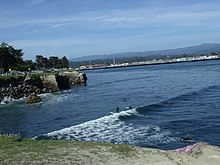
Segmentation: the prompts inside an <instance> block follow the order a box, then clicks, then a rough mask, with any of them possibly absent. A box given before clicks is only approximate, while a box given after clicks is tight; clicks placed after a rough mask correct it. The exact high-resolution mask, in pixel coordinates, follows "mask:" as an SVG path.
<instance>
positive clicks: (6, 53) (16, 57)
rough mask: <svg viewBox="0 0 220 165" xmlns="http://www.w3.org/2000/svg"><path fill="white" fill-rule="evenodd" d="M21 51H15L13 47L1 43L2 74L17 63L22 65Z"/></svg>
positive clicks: (0, 62) (0, 66)
mask: <svg viewBox="0 0 220 165" xmlns="http://www.w3.org/2000/svg"><path fill="white" fill-rule="evenodd" d="M23 54H24V53H23V52H22V49H15V48H14V47H13V46H11V45H9V44H7V43H5V42H2V43H1V45H0V68H2V70H3V72H5V71H6V70H8V69H9V68H15V67H16V66H17V65H18V64H19V63H22V62H23V60H22V56H23Z"/></svg>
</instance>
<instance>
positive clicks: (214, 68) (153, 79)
mask: <svg viewBox="0 0 220 165" xmlns="http://www.w3.org/2000/svg"><path fill="white" fill-rule="evenodd" d="M86 74H87V77H88V83H87V85H81V86H76V87H73V88H72V89H70V90H67V91H62V92H58V93H54V94H46V95H42V98H43V102H41V103H38V104H34V105H26V104H25V103H24V100H19V101H15V102H13V103H9V104H6V105H0V133H20V134H21V136H23V137H35V138H38V139H41V138H52V139H66V140H75V141H98V142H112V143H125V144H130V145H136V146H142V147H152V148H160V149H174V148H179V147H183V146H186V145H189V144H192V143H196V142H200V141H202V142H207V143H209V144H211V145H217V146H220V118H219V117H220V60H215V61H200V62H188V63H176V64H164V65H148V66H139V67H129V68H115V69H103V70H89V71H86ZM129 105H131V106H132V107H133V109H130V110H126V107H128V106H129ZM116 107H119V109H120V113H114V114H111V113H110V112H114V111H115V110H116Z"/></svg>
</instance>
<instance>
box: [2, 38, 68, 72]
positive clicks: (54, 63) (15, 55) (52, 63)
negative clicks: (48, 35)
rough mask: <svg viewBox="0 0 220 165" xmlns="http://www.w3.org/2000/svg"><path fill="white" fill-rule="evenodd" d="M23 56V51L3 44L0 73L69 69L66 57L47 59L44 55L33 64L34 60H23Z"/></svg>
mask: <svg viewBox="0 0 220 165" xmlns="http://www.w3.org/2000/svg"><path fill="white" fill-rule="evenodd" d="M23 55H24V53H23V50H22V49H16V48H14V47H13V46H11V45H9V44H8V43H5V42H2V43H1V44H0V72H1V73H5V72H8V71H9V72H11V71H12V70H16V71H30V70H36V69H38V70H41V69H44V70H45V69H50V68H53V69H59V68H66V69H68V68H69V60H68V59H67V58H66V56H63V57H62V58H59V57H57V56H51V57H49V58H47V57H44V56H43V55H36V62H32V60H23V58H22V56H23Z"/></svg>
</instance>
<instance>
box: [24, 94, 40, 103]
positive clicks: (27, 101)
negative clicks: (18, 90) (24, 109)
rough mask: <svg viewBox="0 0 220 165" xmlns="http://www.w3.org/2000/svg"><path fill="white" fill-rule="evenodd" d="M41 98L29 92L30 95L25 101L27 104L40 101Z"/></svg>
mask: <svg viewBox="0 0 220 165" xmlns="http://www.w3.org/2000/svg"><path fill="white" fill-rule="evenodd" d="M41 101H42V99H41V97H40V96H37V95H36V94H35V93H33V94H31V95H30V96H28V98H27V100H26V103H27V104H33V103H38V102H41Z"/></svg>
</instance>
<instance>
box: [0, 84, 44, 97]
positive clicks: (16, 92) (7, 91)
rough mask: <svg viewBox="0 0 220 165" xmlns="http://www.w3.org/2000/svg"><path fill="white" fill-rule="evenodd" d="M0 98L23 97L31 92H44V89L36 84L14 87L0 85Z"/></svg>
mask: <svg viewBox="0 0 220 165" xmlns="http://www.w3.org/2000/svg"><path fill="white" fill-rule="evenodd" d="M0 93H1V95H0V99H1V100H3V98H4V97H10V98H12V99H20V98H23V97H28V96H29V95H31V94H32V93H36V94H41V93H46V91H45V89H44V90H41V89H39V88H37V87H36V86H32V85H26V84H22V85H18V86H16V87H2V88H0Z"/></svg>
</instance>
